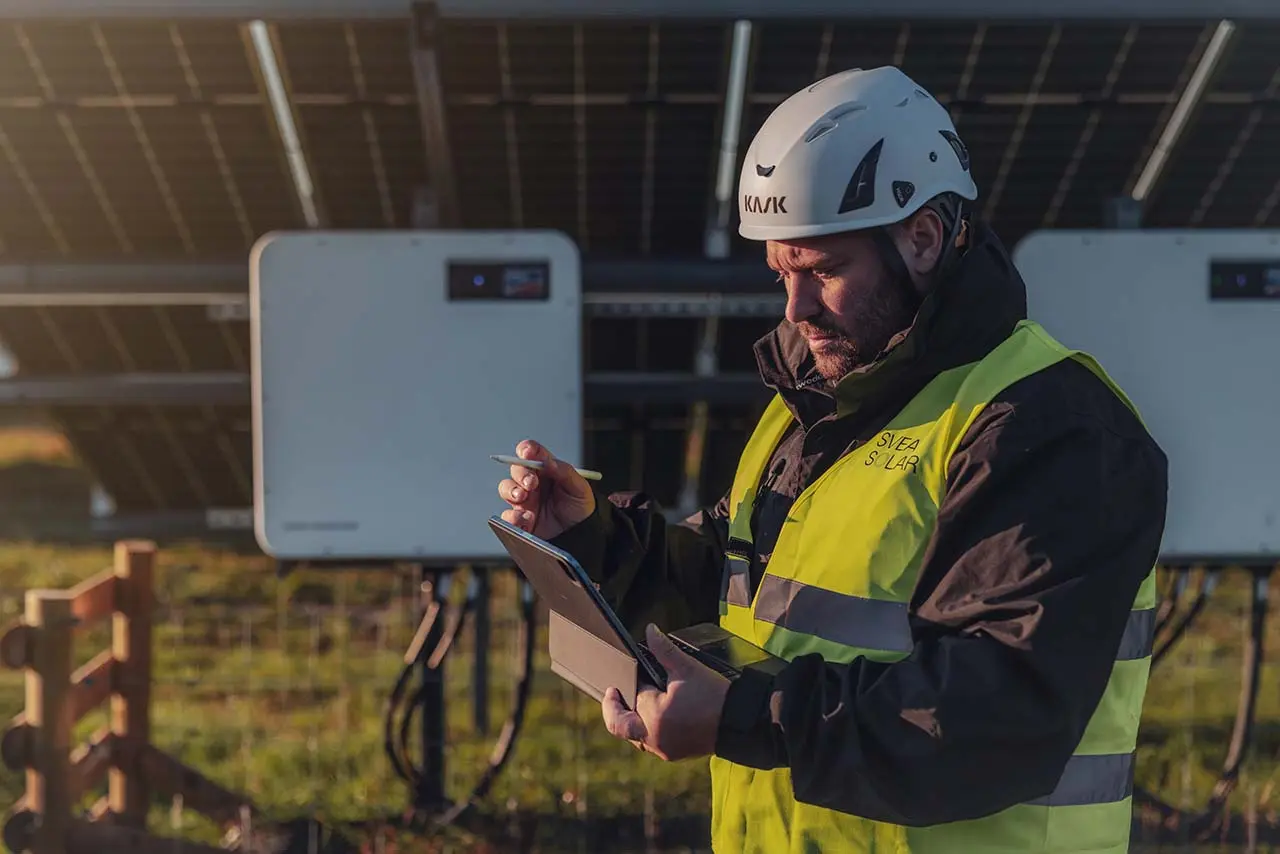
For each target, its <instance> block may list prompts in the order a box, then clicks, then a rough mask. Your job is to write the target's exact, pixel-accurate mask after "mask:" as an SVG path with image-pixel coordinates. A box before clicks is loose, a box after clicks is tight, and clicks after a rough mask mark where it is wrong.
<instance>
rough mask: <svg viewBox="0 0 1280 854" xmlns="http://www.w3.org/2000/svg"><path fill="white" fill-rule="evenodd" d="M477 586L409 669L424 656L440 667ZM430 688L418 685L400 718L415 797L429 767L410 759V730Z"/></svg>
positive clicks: (400, 744)
mask: <svg viewBox="0 0 1280 854" xmlns="http://www.w3.org/2000/svg"><path fill="white" fill-rule="evenodd" d="M446 579H447V576H445V577H444V578H442V579H441V581H442V583H441V585H440V595H442V596H444V595H447V594H448V589H449V588H448V584H447V583H446ZM475 588H476V585H475V581H474V579H473V580H472V583H471V584H470V585H469V586H468V589H467V596H466V598H465V599H464V600H463V601H462V602H461V603H454V604H452V605H450V606H449V608H448V611H447V612H446V615H445V624H444V629H443V631H442V633H441V635H440V641H439V643H437V644H436V648H435V649H433V650H431V651H430V652H428V651H427V649H426V648H425V647H423V648H421V649H420V650H419V652H418V655H417V656H416V657H415V658H414V661H413V662H412V663H410V664H406V665H405V668H406V670H408V671H410V672H412V671H413V670H414V669H415V668H416V669H418V670H421V668H422V664H423V659H424V657H425V659H426V661H425V663H426V669H428V670H437V669H439V667H440V663H441V662H442V661H444V659H445V656H447V655H448V654H449V650H450V649H452V648H453V642H454V641H455V640H456V639H457V637H458V632H459V631H460V630H461V628H462V624H463V622H464V621H465V620H466V617H467V614H468V613H470V612H471V610H472V608H473V607H474V605H475ZM433 604H434V603H433ZM424 622H425V620H424ZM433 622H434V620H433ZM419 635H420V636H423V637H424V638H425V634H424V632H423V630H422V629H419ZM428 690H429V686H428V685H427V683H426V682H425V681H424V682H423V683H422V684H420V685H419V686H418V690H417V691H416V692H415V693H414V695H413V698H412V699H411V700H410V701H409V704H408V706H407V707H406V709H405V713H404V717H403V718H401V720H400V728H399V733H398V735H399V739H398V740H397V742H396V745H395V748H396V750H397V751H399V753H400V755H401V757H402V758H403V760H404V766H405V771H406V772H407V774H406V775H405V781H406V782H407V783H408V784H409V786H410V788H411V789H412V790H413V793H414V800H415V801H416V800H417V793H418V791H419V790H420V789H421V788H422V787H423V785H424V782H425V778H426V775H427V769H426V768H416V767H414V765H413V763H412V761H411V760H409V759H408V756H409V739H410V735H409V734H410V732H412V729H413V722H414V721H415V720H416V719H417V715H418V714H423V715H425V714H427V712H428V709H427V703H426V699H427V692H428Z"/></svg>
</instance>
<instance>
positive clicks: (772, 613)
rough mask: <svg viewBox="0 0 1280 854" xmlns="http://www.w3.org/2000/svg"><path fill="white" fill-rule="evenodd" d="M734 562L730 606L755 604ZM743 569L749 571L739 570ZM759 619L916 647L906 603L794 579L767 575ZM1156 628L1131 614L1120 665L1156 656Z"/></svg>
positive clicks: (895, 648)
mask: <svg viewBox="0 0 1280 854" xmlns="http://www.w3.org/2000/svg"><path fill="white" fill-rule="evenodd" d="M734 563H735V568H734V569H729V570H726V576H727V577H728V594H727V599H726V601H727V602H728V603H729V604H730V605H739V606H742V607H748V606H750V605H751V602H750V600H749V598H748V597H749V594H748V580H747V570H746V566H747V563H746V561H743V560H739V559H737V558H735V559H734ZM737 565H741V566H742V567H743V568H742V569H741V570H737V569H736V566H737ZM753 616H754V617H755V619H757V620H761V621H762V622H766V623H771V624H773V625H775V626H781V627H782V628H784V629H789V630H791V631H793V632H799V633H801V634H806V635H812V636H814V637H817V638H821V639H823V640H825V641H830V642H831V643H837V644H843V645H844V646H853V647H860V648H862V649H874V650H882V651H884V652H901V653H907V652H910V651H911V647H912V642H911V626H910V624H909V623H908V620H907V603H906V602H892V601H888V600H885V599H864V598H862V597H859V596H850V595H849V594H847V593H837V592H835V591H834V590H826V589H824V588H822V587H812V586H810V585H808V584H804V583H803V582H800V581H796V580H795V579H794V578H778V577H777V576H775V575H765V576H764V578H762V579H761V580H760V590H759V592H758V593H757V594H756V602H755V611H754V614H753ZM1155 624H1156V612H1155V609H1154V608H1143V609H1141V610H1137V611H1130V612H1129V619H1128V620H1127V621H1126V622H1125V626H1124V634H1123V635H1122V636H1121V638H1120V647H1119V649H1118V650H1117V651H1116V660H1117V661H1132V660H1134V659H1138V658H1146V657H1147V656H1149V655H1151V645H1152V641H1153V636H1154V632H1155Z"/></svg>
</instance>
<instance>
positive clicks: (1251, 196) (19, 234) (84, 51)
mask: <svg viewBox="0 0 1280 854" xmlns="http://www.w3.org/2000/svg"><path fill="white" fill-rule="evenodd" d="M269 29H270V33H271V35H272V40H273V43H274V46H275V49H276V51H277V59H278V63H279V66H280V68H281V71H282V73H283V77H284V81H283V82H284V84H285V89H286V92H287V94H288V95H289V98H290V103H291V106H292V110H293V113H294V115H295V116H296V118H297V124H298V130H299V134H300V137H301V140H300V142H301V145H302V150H303V154H304V156H305V160H306V163H307V166H308V169H309V171H310V175H311V178H312V180H313V182H314V185H315V196H316V200H317V203H318V207H319V211H320V213H321V216H322V219H323V221H324V224H325V225H327V226H332V227H340V228H390V227H395V228H403V227H408V226H410V225H411V224H412V223H413V210H414V204H415V196H416V194H417V192H418V191H419V189H420V188H421V187H423V186H424V185H425V184H427V182H428V174H429V170H428V167H429V166H430V165H432V164H431V163H429V161H428V156H429V152H428V151H427V150H426V146H425V144H424V141H423V134H422V125H421V121H420V117H419V113H418V95H417V91H416V87H415V77H414V69H413V65H412V62H411V52H410V48H411V38H410V30H411V26H410V21H409V19H408V17H407V16H406V17H405V18H404V19H402V20H395V19H387V20H359V21H355V20H353V21H342V20H327V21H306V20H299V19H293V20H288V21H281V22H278V23H275V24H273V25H271V26H270V28H269ZM1212 31H1213V24H1202V23H1194V22H1192V23H1170V24H1149V23H1133V24H1130V23H1128V22H1124V21H1116V22H1094V23H1091V22H1084V21H1071V22H1069V23H1062V24H1055V23H1054V22H1052V21H1040V22H1037V23H1032V24H1005V23H999V24H993V23H983V22H978V21H945V22H941V21H928V20H907V21H892V20H887V19H883V18H879V19H876V20H870V21H859V20H856V19H846V20H838V21H832V22H829V23H828V22H822V21H816V20H786V19H779V18H770V19H769V20H767V21H764V22H757V23H756V24H755V26H754V36H753V41H754V44H753V48H752V54H751V57H752V61H751V63H750V69H749V74H748V79H747V91H746V103H745V106H744V111H743V119H742V134H741V140H740V144H739V159H741V156H742V152H743V151H744V150H745V148H746V145H747V143H748V142H749V141H750V139H751V137H752V135H754V133H755V132H756V131H757V130H758V128H759V126H760V124H761V123H762V122H763V121H764V118H765V117H766V116H767V115H768V112H769V111H770V110H771V109H773V107H774V106H776V105H777V104H778V103H779V102H780V101H781V99H782V98H784V97H785V96H787V95H789V94H790V93H792V92H794V91H796V90H797V89H799V88H800V87H802V86H804V85H805V84H806V83H808V82H811V81H813V80H815V79H817V78H819V77H822V76H824V75H826V74H828V73H832V72H834V71H837V70H840V69H842V68H849V67H855V66H861V67H870V66H875V65H882V64H886V63H893V64H898V65H901V66H902V67H903V68H904V69H905V70H906V71H907V73H908V74H910V75H912V76H913V77H915V78H916V79H917V80H919V82H921V83H922V84H923V85H925V86H926V87H928V88H929V89H930V90H931V91H933V92H934V93H935V94H936V95H937V96H938V97H939V99H940V100H942V101H943V102H944V103H946V104H947V105H948V106H949V109H950V110H951V111H952V112H953V114H954V116H955V120H956V122H957V125H958V127H959V129H960V133H961V135H962V137H964V139H965V140H966V142H967V144H968V146H969V148H970V150H971V153H972V156H973V170H974V175H975V178H976V179H977V181H978V184H979V187H980V191H981V193H982V199H981V201H980V209H981V211H982V212H983V213H984V214H985V215H987V216H989V217H990V218H991V219H992V220H993V222H994V224H995V227H996V229H997V231H998V232H999V233H1000V234H1001V235H1002V236H1003V237H1004V239H1005V240H1006V242H1007V243H1009V244H1011V245H1012V244H1013V243H1014V242H1016V240H1017V239H1018V238H1019V237H1020V236H1021V235H1023V234H1025V233H1026V232H1027V231H1029V230H1031V229H1035V228H1044V227H1055V226H1057V227H1071V228H1078V227H1098V226H1100V225H1101V224H1102V216H1103V204H1104V202H1105V201H1106V200H1107V199H1109V198H1111V197H1114V196H1116V195H1120V194H1124V193H1127V192H1128V191H1130V190H1131V189H1132V187H1133V184H1134V182H1135V181H1136V179H1137V176H1138V174H1139V172H1140V170H1141V168H1142V165H1143V164H1144V163H1145V162H1146V159H1147V158H1148V156H1149V155H1150V154H1151V152H1152V151H1153V150H1154V149H1155V147H1156V143H1157V141H1158V139H1159V137H1160V133H1161V131H1162V129H1163V128H1164V126H1165V124H1166V123H1167V122H1168V120H1169V118H1170V116H1171V114H1172V113H1173V110H1174V106H1175V105H1176V103H1177V100H1178V97H1179V95H1180V93H1181V92H1182V90H1183V89H1184V87H1185V86H1186V84H1187V81H1188V80H1189V79H1190V77H1191V74H1192V72H1193V71H1194V70H1195V67H1196V63H1197V62H1198V61H1199V59H1200V57H1201V55H1202V53H1203V52H1204V51H1205V49H1206V46H1207V45H1208V44H1209V38H1210V35H1211V34H1212ZM731 39H732V23H731V22H730V21H727V20H725V21H696V20H692V19H690V20H663V21H648V20H635V21H624V20H602V19H596V20H592V21H590V22H584V23H573V22H571V21H557V22H546V21H543V22H534V21H527V20H526V21H502V20H497V19H488V20H483V21H467V20H458V19H447V20H445V21H443V22H441V24H440V30H439V38H438V46H439V62H440V73H441V78H442V82H443V88H444V96H445V116H446V120H447V126H448V131H449V137H450V147H451V149H452V151H451V154H452V163H451V170H452V173H453V174H454V176H455V178H456V181H457V186H458V194H459V202H460V216H461V220H462V225H463V226H465V227H470V228H509V227H514V228H558V229H562V230H564V231H566V232H568V233H569V234H570V235H572V236H573V237H574V238H575V239H576V240H578V241H579V244H580V246H581V247H582V249H583V251H584V253H585V254H586V255H587V256H588V258H591V257H612V258H633V257H663V258H677V257H697V256H701V255H702V254H703V251H704V234H705V231H706V227H707V223H708V215H709V205H710V200H711V194H712V190H713V186H714V182H715V170H716V163H717V158H718V148H719V142H720V140H719V133H720V130H721V128H720V126H719V123H720V121H721V113H722V103H723V100H724V94H725V90H726V81H727V75H728V58H729V50H730V45H731ZM1277 42H1280V27H1277V26H1276V25H1261V24H1252V23H1251V24H1250V26H1249V27H1247V28H1245V27H1241V28H1239V29H1238V30H1237V32H1236V34H1235V37H1234V44H1233V46H1232V49H1231V51H1230V53H1229V54H1228V55H1227V57H1226V58H1225V59H1224V61H1223V62H1222V63H1221V65H1220V67H1219V69H1218V72H1217V74H1216V75H1215V77H1214V79H1213V80H1212V82H1211V85H1210V86H1209V90H1208V93H1207V94H1206V96H1205V99H1204V103H1203V104H1202V105H1201V107H1200V109H1199V110H1198V111H1197V112H1196V113H1195V114H1194V115H1193V120H1192V122H1191V124H1190V125H1189V127H1188V128H1187V130H1186V132H1185V133H1184V135H1183V138H1182V140H1181V142H1180V143H1179V145H1177V146H1176V147H1175V149H1174V150H1173V152H1172V156H1171V159H1170V161H1169V163H1168V165H1167V168H1166V171H1165V173H1164V175H1163V177H1162V178H1161V179H1160V180H1159V181H1158V182H1157V185H1156V188H1155V192H1154V194H1153V196H1152V198H1151V200H1150V202H1151V204H1150V210H1149V219H1150V221H1151V222H1152V223H1154V224H1156V225H1176V226H1183V225H1202V226H1235V225H1246V226H1247V225H1252V224H1258V225H1263V224H1276V222H1277V214H1276V208H1277V206H1278V205H1280V171H1278V169H1277V167H1276V165H1275V163H1274V158H1272V157H1270V156H1269V155H1270V152H1271V151H1273V150H1274V149H1275V147H1276V144H1277V143H1280V119H1277V118H1275V117H1274V116H1273V115H1272V112H1273V111H1272V110H1271V109H1270V104H1271V102H1272V101H1274V100H1275V97H1276V95H1277V93H1278V92H1280V75H1277V64H1276V60H1275V55H1276V50H1275V46H1276V44H1277ZM260 77H261V75H260V72H259V70H258V68H257V59H256V56H255V52H254V49H253V45H252V43H251V41H250V39H249V37H248V34H247V29H246V27H245V25H244V24H241V23H238V22H233V21H195V20H184V21H181V22H165V21H139V22H123V21H110V22H99V23H94V22H89V21H75V20H68V21H61V22H50V21H39V22H12V21H10V22H6V23H4V24H2V25H0V198H3V199H4V204H3V205H0V259H3V260H4V261H5V262H13V261H22V262H38V261H52V260H72V261H75V260H81V261H100V260H109V259H130V260H132V261H136V262H146V261H158V260H174V259H177V260H187V261H199V260H201V259H211V260H212V259H218V260H223V259H228V258H235V259H243V258H244V254H245V252H246V251H247V249H248V247H249V246H250V245H251V244H252V242H253V240H254V239H256V237H257V236H258V235H260V234H262V233H264V232H267V231H270V230H274V229H280V228H301V227H303V226H304V225H305V223H304V220H303V215H302V208H301V205H300V203H299V200H298V197H297V193H296V191H295V188H294V186H293V181H292V179H291V177H290V174H289V166H288V162H287V159H286V155H285V153H284V147H283V144H282V142H281V136H280V131H279V129H278V128H277V127H276V123H275V120H274V118H273V116H272V112H271V108H270V104H269V102H268V99H267V97H266V90H265V89H264V86H263V81H262V80H261V79H260ZM735 177H736V172H735ZM735 214H736V211H735ZM736 226H737V223H736V217H735V219H734V221H733V222H731V224H730V230H731V233H735V235H736ZM733 251H734V254H736V255H739V256H741V257H743V258H749V259H752V260H754V261H757V262H761V263H762V259H761V247H760V245H759V244H755V243H748V242H746V241H741V240H738V239H736V236H735V240H734V242H733ZM645 284H646V285H658V284H662V283H660V282H653V283H645ZM670 284H671V285H672V286H673V287H678V286H679V284H680V283H679V282H671V283H670ZM219 311H220V310H219ZM219 311H211V310H210V309H209V308H208V307H206V306H204V305H186V306H178V305H167V306H118V305H117V306H98V307H93V306H86V305H81V306H75V307H67V306H63V307H44V308H36V307H32V306H26V307H7V308H6V309H5V310H4V312H3V313H0V339H3V340H4V342H5V344H6V346H7V347H8V348H9V349H10V350H11V351H12V352H13V353H14V354H15V355H16V357H17V359H18V361H19V363H20V370H21V372H22V375H23V376H28V377H40V376H56V375H68V374H76V375H80V374H86V373H98V372H115V371H155V372H160V373H171V372H194V371H232V372H235V371H243V370H245V369H246V366H247V358H248V343H247V329H246V327H245V324H244V323H243V321H242V320H230V321H228V320H227V319H226V315H225V314H220V313H219ZM232 316H234V312H233V313H232ZM220 318H221V319H220ZM770 325H772V320H771V319H768V318H762V319H752V318H727V319H724V320H722V321H721V328H720V334H719V341H718V343H717V352H718V358H719V363H720V367H721V369H722V370H725V371H735V372H742V373H744V374H748V375H749V374H750V372H753V371H754V369H755V365H754V358H753V356H752V354H751V347H750V345H751V343H752V342H753V341H754V340H755V339H756V338H757V337H759V335H761V334H763V333H764V332H766V331H767V329H768V328H769V326H770ZM699 334H700V326H699V324H698V322H697V321H696V320H694V319H691V318H687V317H685V318H678V319H657V318H654V319H648V320H645V319H636V318H634V317H612V316H611V317H603V316H599V317H594V318H593V319H592V320H591V321H590V328H589V337H590V342H591V343H590V355H589V357H588V369H589V370H591V371H623V372H625V371H658V370H670V371H682V372H687V371H690V370H692V368H693V366H694V354H695V351H696V348H697V346H698V336H699ZM750 413H751V410H750V408H749V407H747V408H743V406H741V405H736V408H735V406H717V407H715V408H714V409H713V417H712V436H713V437H714V440H713V441H712V443H711V449H712V451H713V453H716V454H720V453H722V451H723V454H722V455H723V456H724V459H719V458H718V457H717V458H715V459H711V458H709V460H708V462H707V466H708V467H709V468H708V471H710V470H711V469H715V468H716V467H717V466H719V467H721V468H726V467H727V471H729V472H731V470H732V457H733V455H734V453H736V451H733V452H731V451H729V450H724V448H731V447H735V445H734V443H735V442H737V443H738V445H737V446H740V441H741V438H744V437H745V432H744V431H745V430H746V429H748V428H749V425H750ZM54 414H55V415H56V417H57V418H59V419H60V421H61V423H63V424H64V425H66V427H67V429H68V431H69V433H70V435H71V436H72V439H73V441H74V443H75V446H76V448H77V450H78V452H79V453H80V454H81V456H82V457H83V458H84V459H85V460H86V462H87V463H88V465H89V467H90V468H91V469H93V470H94V471H95V472H96V473H97V475H98V476H99V477H100V478H101V479H102V481H103V482H104V483H105V484H106V485H107V486H108V488H109V489H110V491H111V492H112V493H113V494H114V495H115V498H116V500H117V502H118V505H119V506H120V507H121V509H122V510H128V511H143V510H165V511H173V510H181V509H197V508H204V507H207V506H245V505H247V504H248V503H249V502H250V501H251V493H250V491H249V488H248V480H247V478H248V477H249V473H250V472H251V466H250V457H249V438H248V437H249V433H248V414H249V413H248V407H247V405H245V406H232V405H218V406H212V407H203V406H171V405H164V406H154V407H145V406H127V407H126V406H117V407H101V406H92V407H90V406H80V407H60V408H57V409H56V411H55V413H54ZM684 419H686V408H685V407H680V406H677V407H674V408H671V407H667V408H662V407H658V408H654V407H652V406H649V407H644V406H639V405H631V406H622V407H618V406H615V405H612V404H610V405H608V406H604V405H601V406H599V407H593V408H592V409H591V410H590V416H589V419H588V420H589V423H590V424H592V425H593V427H592V429H593V431H595V432H593V433H591V435H592V436H593V437H594V438H593V439H592V440H590V441H589V443H588V448H589V449H592V450H590V453H589V456H591V457H592V460H588V463H589V464H591V463H593V461H594V464H596V465H597V467H599V468H601V469H603V470H605V471H606V472H607V473H612V472H623V473H625V474H626V476H627V477H626V478H625V480H626V482H627V483H636V482H639V481H640V480H641V478H640V475H642V474H646V473H648V474H649V475H651V476H652V478H653V479H654V480H653V483H654V484H655V485H656V486H655V491H656V492H658V493H661V494H662V498H663V500H664V501H673V500H674V499H675V495H676V492H677V487H678V482H677V480H678V476H679V475H678V473H679V468H680V465H681V459H682V455H683V445H682V435H683V434H682V431H683V429H684V426H685V420H684ZM645 425H649V427H650V428H653V429H654V430H655V431H656V432H653V433H652V437H653V438H652V439H651V440H649V441H648V445H647V446H645V442H646V440H645V439H644V438H643V435H644V431H645V430H646V429H648V428H646V427H645ZM654 425H657V426H654ZM735 431H736V432H735ZM725 437H729V438H725ZM733 437H738V438H733ZM721 443H723V447H722V444H721ZM597 454H598V455H600V456H596V455H597ZM723 477H727V475H723V476H722V477H721V480H723ZM664 478H665V480H664ZM711 480H712V481H714V480H715V478H711ZM617 485H618V486H621V485H625V484H621V483H619V484H617ZM709 488H711V487H710V486H708V485H707V483H706V482H705V481H704V489H709ZM714 497H715V496H714V495H706V494H704V496H703V498H704V500H708V499H710V498H714Z"/></svg>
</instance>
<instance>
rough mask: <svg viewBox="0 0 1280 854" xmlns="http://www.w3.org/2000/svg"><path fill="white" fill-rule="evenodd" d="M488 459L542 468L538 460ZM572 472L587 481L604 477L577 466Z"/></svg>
mask: <svg viewBox="0 0 1280 854" xmlns="http://www.w3.org/2000/svg"><path fill="white" fill-rule="evenodd" d="M489 459H491V460H493V461H495V462H499V463H506V464H507V465H512V466H524V467H525V468H527V469H540V468H543V465H542V463H541V462H540V461H538V460H526V459H522V458H520V457H509V456H507V455H506V454H490V455H489ZM573 470H574V471H576V472H577V473H578V474H580V475H582V476H583V477H585V478H586V479H587V480H600V479H601V478H603V477H604V475H602V474H600V472H598V471H592V470H591V469H580V468H578V467H577V466H574V469H573Z"/></svg>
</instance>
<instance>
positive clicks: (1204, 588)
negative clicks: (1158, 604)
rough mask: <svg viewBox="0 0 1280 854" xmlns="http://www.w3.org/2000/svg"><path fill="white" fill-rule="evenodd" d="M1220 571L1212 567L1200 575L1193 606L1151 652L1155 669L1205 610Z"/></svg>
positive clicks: (1152, 665) (1216, 584) (1152, 664)
mask: <svg viewBox="0 0 1280 854" xmlns="http://www.w3.org/2000/svg"><path fill="white" fill-rule="evenodd" d="M1219 571H1220V570H1218V569H1210V570H1207V571H1206V572H1205V574H1204V575H1202V576H1201V577H1200V591H1199V592H1198V593H1197V594H1196V598H1195V601H1193V602H1192V603H1191V607H1190V608H1188V609H1187V610H1186V612H1185V613H1183V615H1182V617H1181V618H1180V619H1179V620H1178V622H1177V623H1175V624H1174V626H1173V629H1172V630H1171V631H1170V632H1169V634H1168V636H1167V637H1165V639H1164V641H1163V642H1162V643H1161V644H1160V645H1159V646H1157V647H1156V649H1155V651H1154V652H1153V653H1152V654H1151V667H1152V668H1153V669H1154V668H1155V666H1156V665H1157V664H1159V663H1160V659H1162V658H1164V657H1165V655H1166V654H1168V652H1169V650H1171V649H1173V646H1174V644H1176V643H1177V642H1178V641H1179V640H1181V639H1182V636H1183V635H1184V634H1186V633H1187V629H1189V628H1191V624H1192V623H1194V622H1195V620H1196V618H1197V617H1199V616H1200V612H1201V611H1203V610H1204V606H1205V605H1206V604H1208V602H1209V597H1210V596H1211V595H1213V591H1214V589H1215V588H1216V587H1217V586H1218V573H1219Z"/></svg>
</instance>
